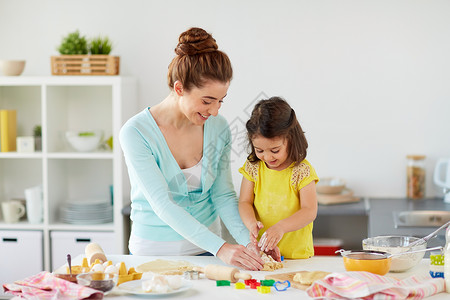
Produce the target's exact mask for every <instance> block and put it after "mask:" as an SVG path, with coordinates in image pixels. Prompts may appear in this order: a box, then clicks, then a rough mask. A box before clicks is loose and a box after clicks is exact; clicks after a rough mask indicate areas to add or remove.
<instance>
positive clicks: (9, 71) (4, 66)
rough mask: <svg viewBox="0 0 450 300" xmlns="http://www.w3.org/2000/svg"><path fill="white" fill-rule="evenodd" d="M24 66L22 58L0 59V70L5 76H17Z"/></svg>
mask: <svg viewBox="0 0 450 300" xmlns="http://www.w3.org/2000/svg"><path fill="white" fill-rule="evenodd" d="M24 68H25V61H24V60H0V70H2V73H3V75H5V76H19V75H20V74H22V72H23V69H24Z"/></svg>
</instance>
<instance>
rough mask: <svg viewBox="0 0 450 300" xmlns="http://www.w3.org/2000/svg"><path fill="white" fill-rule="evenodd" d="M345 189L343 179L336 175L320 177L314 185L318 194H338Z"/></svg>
mask: <svg viewBox="0 0 450 300" xmlns="http://www.w3.org/2000/svg"><path fill="white" fill-rule="evenodd" d="M344 189H345V181H344V180H343V179H341V178H337V177H327V178H322V179H320V181H319V182H318V183H317V185H316V191H317V192H318V193H320V194H339V193H341V192H342V191H343V190H344Z"/></svg>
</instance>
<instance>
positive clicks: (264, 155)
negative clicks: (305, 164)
mask: <svg viewBox="0 0 450 300" xmlns="http://www.w3.org/2000/svg"><path fill="white" fill-rule="evenodd" d="M252 144H253V147H254V148H255V153H256V156H257V157H258V158H259V159H260V160H261V161H263V162H265V163H266V165H267V167H268V168H269V169H272V170H277V171H281V170H284V169H286V168H287V167H289V166H290V164H291V163H292V162H291V161H290V159H289V153H288V140H287V139H286V138H285V137H275V138H271V139H268V138H265V137H263V136H261V135H256V136H255V137H254V138H253V139H252Z"/></svg>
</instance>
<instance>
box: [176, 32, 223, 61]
mask: <svg viewBox="0 0 450 300" xmlns="http://www.w3.org/2000/svg"><path fill="white" fill-rule="evenodd" d="M217 49H218V46H217V43H216V40H215V39H214V38H213V37H212V35H210V34H209V33H207V32H206V31H205V30H203V29H201V28H197V27H194V28H191V29H189V30H187V31H185V32H183V33H182V34H180V37H179V38H178V45H177V47H176V48H175V53H176V54H177V55H180V56H183V55H196V54H200V53H206V52H213V51H216V50H217Z"/></svg>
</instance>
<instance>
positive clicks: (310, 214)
mask: <svg viewBox="0 0 450 300" xmlns="http://www.w3.org/2000/svg"><path fill="white" fill-rule="evenodd" d="M299 193H300V205H301V206H300V207H301V209H300V210H298V211H297V212H295V213H294V214H292V215H291V216H289V217H287V218H286V219H283V220H281V221H279V222H278V223H277V224H275V225H273V226H272V227H270V228H268V229H267V230H266V232H264V234H263V237H261V239H260V243H259V246H260V247H261V249H262V250H263V251H269V250H273V249H274V248H275V247H276V245H277V244H278V242H279V241H280V240H281V238H282V237H283V235H284V234H285V233H287V232H291V231H296V230H299V229H301V228H303V227H305V226H306V225H308V224H309V223H311V222H313V221H314V220H315V219H316V217H317V196H316V183H315V181H312V182H311V183H309V184H308V185H306V186H305V187H304V188H302V189H300V192H299Z"/></svg>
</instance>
